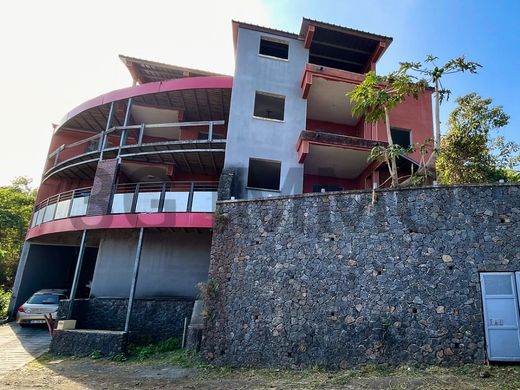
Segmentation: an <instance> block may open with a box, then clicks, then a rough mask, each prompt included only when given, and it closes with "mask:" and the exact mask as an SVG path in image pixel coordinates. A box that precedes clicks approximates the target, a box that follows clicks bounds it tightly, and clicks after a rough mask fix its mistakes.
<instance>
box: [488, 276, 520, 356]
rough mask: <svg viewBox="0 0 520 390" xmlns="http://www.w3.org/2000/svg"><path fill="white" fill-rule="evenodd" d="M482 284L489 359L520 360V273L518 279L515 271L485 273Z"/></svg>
mask: <svg viewBox="0 0 520 390" xmlns="http://www.w3.org/2000/svg"><path fill="white" fill-rule="evenodd" d="M515 279H516V283H515ZM480 285H481V287H482V302H483V305H484V323H485V325H484V329H485V333H486V341H487V355H488V359H489V360H494V361H520V318H519V314H518V310H519V306H518V290H517V285H519V286H520V273H518V272H517V275H516V278H515V273H514V272H484V273H481V274H480Z"/></svg>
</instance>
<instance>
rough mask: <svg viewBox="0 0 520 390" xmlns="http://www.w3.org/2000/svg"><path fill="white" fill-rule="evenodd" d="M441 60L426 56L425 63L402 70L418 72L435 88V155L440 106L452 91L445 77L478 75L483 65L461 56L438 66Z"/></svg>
mask: <svg viewBox="0 0 520 390" xmlns="http://www.w3.org/2000/svg"><path fill="white" fill-rule="evenodd" d="M438 59H439V58H438V57H435V56H433V55H428V56H426V59H425V60H424V62H402V63H401V68H402V69H404V70H412V71H415V72H417V73H418V74H419V75H421V77H423V78H425V80H426V82H427V83H432V84H433V87H434V92H433V94H434V98H435V132H434V147H435V148H434V153H433V154H432V157H433V156H435V155H436V153H437V149H438V148H439V146H440V144H441V121H440V105H441V103H442V102H443V101H444V100H445V99H446V100H447V99H449V97H450V94H451V90H449V89H448V88H446V87H444V85H443V82H442V79H443V77H445V76H447V75H450V74H454V73H464V72H468V73H473V74H474V73H477V70H478V68H480V67H481V65H480V64H479V63H477V62H474V61H467V60H466V58H465V57H464V56H460V57H457V58H454V59H451V60H449V61H448V62H446V63H445V64H444V65H438V64H437V60H438Z"/></svg>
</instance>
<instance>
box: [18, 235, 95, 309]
mask: <svg viewBox="0 0 520 390" xmlns="http://www.w3.org/2000/svg"><path fill="white" fill-rule="evenodd" d="M80 244H81V232H71V233H67V234H63V233H62V234H59V237H58V235H56V234H50V235H47V236H43V237H38V238H37V239H33V240H28V241H26V242H25V244H24V247H23V249H22V253H21V256H20V262H19V264H18V271H17V273H16V279H15V282H14V286H13V294H12V297H11V303H10V306H9V317H10V318H11V319H13V318H14V317H15V316H16V311H17V310H18V308H19V307H20V306H21V305H22V304H23V303H24V302H25V301H26V300H27V299H28V298H29V297H30V296H31V295H32V294H33V293H34V292H36V291H38V290H41V289H66V290H69V291H70V289H71V287H72V283H73V279H74V274H75V271H76V265H77V262H78V258H79V254H80ZM98 247H99V238H98V236H97V234H91V235H89V238H88V240H87V242H86V245H85V248H84V254H83V261H82V264H81V269H80V274H79V279H78V288H77V293H76V296H77V297H78V298H87V297H88V295H89V293H90V282H91V281H92V277H93V274H94V268H95V265H96V258H97V253H98Z"/></svg>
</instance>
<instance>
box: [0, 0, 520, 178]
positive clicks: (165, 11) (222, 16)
mask: <svg viewBox="0 0 520 390" xmlns="http://www.w3.org/2000/svg"><path fill="white" fill-rule="evenodd" d="M2 14H3V15H5V16H6V17H5V18H4V20H3V21H2V23H0V36H2V37H3V40H2V59H3V61H0V73H1V74H2V75H3V78H2V94H0V114H2V120H3V123H2V124H3V127H2V130H1V131H2V144H3V145H4V148H3V150H2V153H1V154H0V185H5V184H8V183H9V181H10V180H11V179H13V178H14V177H15V176H22V175H23V176H29V177H31V178H33V179H34V183H35V184H36V185H37V184H38V183H39V178H40V176H41V173H42V168H43V165H44V162H45V160H46V156H47V153H48V146H49V141H50V138H51V136H52V126H51V125H52V123H58V122H59V121H60V119H61V118H62V117H63V116H64V115H65V114H66V113H67V112H68V111H70V110H71V109H72V108H74V107H75V106H77V105H79V104H80V103H82V102H84V101H86V100H89V99H91V98H93V97H95V96H98V95H100V94H103V93H106V92H109V91H111V90H114V89H119V88H124V87H128V86H130V85H131V78H130V75H129V73H128V71H127V70H126V69H125V68H124V66H123V64H122V63H121V62H120V60H119V58H118V57H117V56H118V54H126V55H129V56H134V57H140V58H145V59H150V60H155V61H161V62H165V63H171V64H176V65H181V66H188V67H195V68H200V69H206V70H210V71H215V72H223V73H227V74H233V63H234V58H233V43H232V33H231V20H232V19H236V20H241V21H245V22H250V23H255V24H260V25H264V26H270V27H273V28H277V29H282V30H288V31H291V32H298V31H299V29H300V24H301V19H302V17H303V16H305V17H308V18H311V19H317V20H322V21H325V22H330V23H335V24H339V25H343V26H347V27H352V28H356V29H360V30H365V31H370V32H374V33H379V34H383V35H389V36H391V37H393V38H394V42H393V43H392V45H391V46H390V48H389V50H387V52H386V53H385V55H384V56H383V58H382V59H381V61H380V62H379V65H378V72H379V73H386V72H388V71H390V70H393V69H395V68H396V67H397V66H398V63H399V61H403V60H408V61H419V60H422V59H424V57H425V56H426V55H427V54H433V55H436V56H438V57H440V60H441V61H446V60H448V59H451V58H454V57H457V56H459V55H461V54H464V55H466V57H467V58H468V59H471V60H474V61H477V62H479V63H481V64H482V65H483V68H482V69H481V70H480V72H479V74H478V75H455V76H452V77H451V78H450V79H446V81H445V84H446V86H447V87H449V88H450V89H451V90H452V91H453V97H452V99H451V100H450V101H449V102H447V104H443V106H442V115H441V119H442V120H444V121H445V120H446V119H447V116H448V113H449V112H450V111H451V110H452V109H453V107H454V105H453V101H454V99H455V97H457V96H460V95H463V94H466V93H468V92H472V91H475V92H477V93H479V94H480V95H482V96H484V97H492V98H493V99H494V102H495V104H500V105H503V106H504V110H505V111H506V112H507V113H508V114H509V115H510V116H511V121H510V124H509V126H507V128H505V129H504V130H503V131H502V134H504V135H505V136H506V137H507V138H508V139H511V140H515V141H517V142H520V131H519V129H520V98H519V97H518V94H517V93H516V90H517V89H518V88H519V87H520V72H519V70H518V69H519V68H520V22H519V21H518V18H519V15H520V1H515V0H507V1H500V0H495V1H479V0H472V1H469V0H464V1H462V0H451V1H445V0H442V1H439V0H436V1H431V0H430V1H423V0H394V1H386V0H378V1H376V0H356V1H353V0H341V1H339V0H330V1H324V0H316V1H310V0H303V1H302V0H297V1H296V0H293V1H284V0H221V1H218V2H216V1H214V0H191V1H189V2H181V1H172V0H148V1H147V2H145V3H143V2H142V1H141V0H111V1H106V0H89V1H88V2H71V1H70V0H53V1H41V0H26V1H8V2H5V4H3V5H2ZM22 144H23V145H24V147H23V148H18V147H17V146H18V145H22Z"/></svg>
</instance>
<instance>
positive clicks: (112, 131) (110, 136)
mask: <svg viewBox="0 0 520 390" xmlns="http://www.w3.org/2000/svg"><path fill="white" fill-rule="evenodd" d="M224 124H225V121H200V122H175V123H154V124H145V123H142V124H140V125H130V126H114V127H111V128H109V129H107V130H105V131H102V132H100V133H98V134H95V135H93V136H91V137H88V138H85V139H83V140H80V141H77V142H73V143H71V144H66V145H65V144H63V145H60V146H59V147H57V148H56V149H55V150H54V151H52V152H51V153H50V154H49V155H48V156H47V169H50V168H53V167H55V166H56V165H58V164H60V163H62V162H65V161H67V160H70V159H73V158H75V157H78V156H80V155H84V154H89V153H91V154H93V155H96V156H98V154H99V158H100V159H102V158H103V153H104V152H105V151H108V150H110V151H117V155H118V156H119V155H121V150H122V149H125V148H128V147H136V146H145V145H151V144H162V145H168V144H173V143H177V142H179V141H190V140H191V141H195V140H196V141H209V142H211V141H214V140H222V139H225V134H224V133H222V132H215V128H214V127H215V126H220V125H224ZM196 127H206V128H207V131H196V129H193V128H196Z"/></svg>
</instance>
